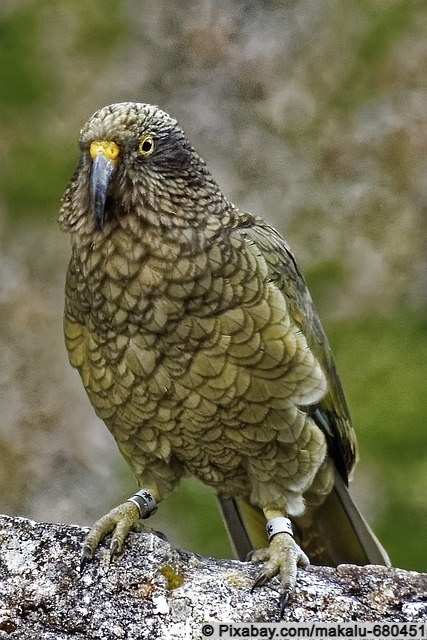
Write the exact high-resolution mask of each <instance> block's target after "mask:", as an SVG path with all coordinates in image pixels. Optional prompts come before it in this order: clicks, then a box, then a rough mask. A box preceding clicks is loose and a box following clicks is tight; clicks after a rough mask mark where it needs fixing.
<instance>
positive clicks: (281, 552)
mask: <svg viewBox="0 0 427 640" xmlns="http://www.w3.org/2000/svg"><path fill="white" fill-rule="evenodd" d="M263 511H264V515H265V517H266V519H267V527H266V529H267V536H268V539H269V541H270V544H269V546H268V547H267V548H266V549H257V550H256V551H254V552H253V553H252V555H251V560H252V561H253V562H263V563H264V564H263V565H262V567H261V569H260V571H259V573H258V575H257V577H256V579H255V582H254V584H253V587H252V588H255V587H258V586H261V585H263V584H265V582H267V580H269V579H270V578H272V577H273V576H275V575H276V574H279V577H280V583H281V595H280V612H281V614H282V615H283V612H284V609H285V608H286V606H287V604H288V601H289V598H290V597H291V595H292V593H293V591H294V588H295V584H296V579H297V567H298V566H303V567H305V566H307V565H308V564H310V561H309V559H308V558H307V556H306V555H305V553H304V551H303V550H302V549H301V548H300V547H299V546H298V545H297V543H296V542H295V540H294V538H293V532H292V524H291V521H290V520H289V518H285V517H284V516H283V514H282V513H281V512H280V511H278V510H277V509H264V510H263Z"/></svg>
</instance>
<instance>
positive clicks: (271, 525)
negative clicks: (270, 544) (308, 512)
mask: <svg viewBox="0 0 427 640" xmlns="http://www.w3.org/2000/svg"><path fill="white" fill-rule="evenodd" d="M266 531H267V538H268V540H269V541H270V540H271V538H272V537H273V536H275V535H276V533H289V535H290V536H293V535H294V532H293V531H292V522H291V521H290V520H289V518H285V516H278V517H277V518H271V520H268V522H267V525H266Z"/></svg>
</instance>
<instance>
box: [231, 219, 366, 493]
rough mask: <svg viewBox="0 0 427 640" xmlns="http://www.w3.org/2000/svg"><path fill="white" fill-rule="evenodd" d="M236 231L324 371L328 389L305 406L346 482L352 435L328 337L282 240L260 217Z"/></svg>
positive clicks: (353, 457) (353, 453)
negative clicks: (251, 249) (257, 255)
mask: <svg viewBox="0 0 427 640" xmlns="http://www.w3.org/2000/svg"><path fill="white" fill-rule="evenodd" d="M238 233H240V234H244V236H245V237H246V239H247V241H248V242H251V243H253V244H254V245H255V247H256V248H257V249H258V250H259V252H260V255H261V256H262V258H263V259H264V260H265V261H266V263H267V265H268V268H269V272H270V279H271V281H273V282H274V283H275V285H276V286H277V287H278V289H280V291H281V292H282V293H283V295H284V296H285V298H286V300H287V303H288V309H289V313H290V315H291V317H292V320H293V321H294V323H295V324H296V325H297V326H298V327H299V329H300V330H301V332H302V333H303V334H304V336H305V338H306V340H307V344H308V346H309V347H310V349H311V350H312V351H313V353H314V355H315V356H316V358H317V359H318V361H319V363H320V365H321V367H322V369H323V372H324V373H325V376H326V379H327V383H328V392H327V394H326V395H325V396H324V397H323V398H322V400H321V401H320V402H319V403H318V404H316V405H313V406H310V407H307V410H308V411H309V413H310V414H311V415H312V417H313V419H314V420H315V422H316V423H317V425H318V426H319V427H320V428H321V429H322V430H323V431H324V433H325V436H326V438H327V441H328V446H329V452H330V455H331V457H333V459H334V462H335V466H336V468H337V469H338V471H339V473H340V475H341V476H342V477H343V479H344V481H345V482H347V480H348V474H349V473H350V471H351V469H352V467H353V465H354V463H355V461H356V437H355V434H354V431H353V428H352V426H351V422H350V416H349V411H348V408H347V403H346V401H345V397H344V393H343V390H342V387H341V383H340V380H339V377H338V374H337V370H336V366H335V362H334V359H333V356H332V352H331V349H330V346H329V343H328V339H327V337H326V334H325V332H324V330H323V327H322V324H321V322H320V320H319V317H318V315H317V313H316V310H315V308H314V304H313V301H312V299H311V296H310V293H309V291H308V288H307V285H306V283H305V280H304V277H303V275H302V273H301V271H300V270H299V267H298V265H297V263H296V261H295V258H294V256H293V254H292V251H291V250H290V248H289V246H288V245H287V243H286V242H285V240H284V239H283V238H282V236H281V235H280V234H279V233H278V232H277V231H276V230H275V229H273V228H272V227H270V226H269V225H268V224H267V223H265V222H264V221H263V220H262V219H259V218H255V219H254V223H253V224H252V225H250V226H246V227H245V228H241V229H239V230H238Z"/></svg>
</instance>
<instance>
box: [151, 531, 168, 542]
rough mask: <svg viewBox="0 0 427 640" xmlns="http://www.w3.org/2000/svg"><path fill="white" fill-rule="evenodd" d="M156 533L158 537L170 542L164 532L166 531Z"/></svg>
mask: <svg viewBox="0 0 427 640" xmlns="http://www.w3.org/2000/svg"><path fill="white" fill-rule="evenodd" d="M154 533H155V534H156V536H157V537H158V538H161V539H162V540H164V541H165V542H168V539H167V537H166V536H165V534H164V533H162V532H161V531H155V532H154Z"/></svg>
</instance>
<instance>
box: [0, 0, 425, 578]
mask: <svg viewBox="0 0 427 640" xmlns="http://www.w3.org/2000/svg"><path fill="white" fill-rule="evenodd" d="M0 87H1V91H0V127H1V135H0V358H1V367H0V511H3V512H5V513H10V514H23V515H26V516H29V517H32V518H35V519H42V520H51V521H61V520H62V521H67V522H78V523H81V524H91V523H92V522H93V521H94V520H95V519H96V518H97V517H98V516H100V515H101V514H103V513H104V512H105V511H106V510H107V509H108V508H110V507H111V506H113V505H114V504H116V503H117V502H118V501H121V500H122V499H123V498H125V497H127V494H128V492H129V491H130V490H131V487H133V482H132V478H131V476H130V473H129V471H128V470H127V468H126V467H125V465H124V463H123V462H122V460H121V458H120V457H119V454H118V452H117V450H116V448H115V445H114V442H113V441H112V439H111V437H110V435H109V434H108V432H107V430H106V429H105V427H104V426H103V425H102V424H101V423H100V422H99V421H98V420H97V418H96V417H95V416H94V414H93V411H92V409H91V407H90V406H89V403H88V400H87V399H86V396H85V394H84V392H83V389H82V387H81V384H80V381H79V379H78V374H77V373H76V372H75V371H72V370H71V368H70V367H69V366H68V363H67V359H66V356H65V350H64V346H63V341H62V304H63V283H64V277H65V269H66V264H67V260H68V252H69V239H68V238H67V237H66V236H65V234H63V233H61V232H60V230H59V228H58V226H57V223H56V215H57V211H58V207H59V199H60V196H61V194H62V192H63V190H64V188H65V186H66V183H67V181H68V179H69V177H70V176H71V174H72V172H73V169H74V166H75V163H76V160H77V146H76V141H77V137H78V132H79V129H80V127H81V126H82V125H83V124H84V122H85V121H86V120H87V118H88V117H89V116H90V115H91V114H92V113H93V112H94V111H95V110H96V109H98V108H99V107H101V106H103V105H104V104H107V103H110V102H114V101H122V100H138V101H142V102H152V103H156V104H159V105H160V106H161V107H162V108H163V109H165V110H167V111H169V112H171V113H172V114H173V115H174V116H176V117H177V118H178V119H179V120H180V122H181V124H182V126H183V128H184V129H185V130H186V132H187V135H188V137H189V138H190V140H191V141H192V142H193V144H194V145H195V146H196V148H198V150H199V151H200V153H201V155H202V156H203V157H204V158H205V160H206V161H207V162H208V164H209V166H210V168H211V170H212V172H213V174H214V175H215V176H216V178H217V180H218V181H219V183H220V184H221V185H222V187H223V190H224V192H225V193H226V194H227V195H228V197H229V198H230V199H231V200H232V201H234V202H235V203H236V204H238V205H239V206H241V207H244V208H247V209H250V210H251V211H252V212H254V213H258V214H260V215H262V216H264V217H265V218H267V219H268V220H269V221H270V222H271V223H272V224H274V225H275V226H276V227H277V228H278V229H280V231H281V232H283V233H284V234H285V235H286V237H287V238H288V240H289V242H290V243H291V246H292V247H293V248H294V250H295V252H296V254H297V256H298V259H299V262H300V264H301V266H302V268H303V270H304V272H305V274H306V277H307V280H308V283H309V286H310V288H311V290H312V293H313V297H314V299H315V302H316V305H317V307H318V310H319V313H320V315H321V317H322V320H323V322H324V325H325V327H326V330H327V333H328V335H329V337H330V341H331V344H332V347H333V349H334V352H335V355H336V359H337V362H338V366H339V370H340V373H341V376H342V379H343V384H344V388H345V390H346V394H347V397H348V401H349V405H350V408H351V411H352V415H353V419H354V423H355V426H356V430H357V433H358V437H359V442H360V463H359V465H358V468H357V471H356V473H355V477H354V481H353V483H352V490H353V492H354V494H355V495H356V497H357V500H358V502H359V504H360V505H361V507H362V508H363V510H364V512H365V513H366V515H367V517H368V519H369V520H370V522H371V523H372V524H373V526H374V528H375V530H376V532H377V533H378V535H379V537H380V538H381V540H382V542H383V543H384V545H385V547H386V548H387V550H388V551H389V553H390V556H391V558H392V561H393V563H394V564H395V565H397V566H400V567H404V568H410V569H417V570H427V555H426V554H425V547H426V543H425V541H426V539H427V537H426V536H427V490H426V489H427V429H426V418H425V413H426V411H425V405H426V398H427V382H426V379H427V376H426V373H427V371H426V362H427V320H426V307H427V259H426V255H427V228H426V227H427V225H426V209H427V176H426V174H427V6H426V3H425V2H424V0H418V1H417V0H412V1H411V2H407V1H406V0H405V1H397V0H353V2H351V3H343V2H341V1H340V0H324V1H322V2H318V1H317V0H258V1H256V0H251V1H250V0H246V1H245V0H231V1H230V0H227V1H225V0H183V1H181V2H179V3H177V2H172V1H170V0H123V2H119V1H117V0H92V1H91V2H90V3H89V2H75V1H73V0H37V1H36V0H2V3H1V4H0ZM152 524H153V526H155V527H156V528H159V529H162V530H163V531H164V532H165V533H166V534H167V535H168V537H169V539H170V540H171V541H172V542H173V543H174V544H176V545H181V546H184V547H187V548H191V549H193V550H196V551H199V552H201V553H204V554H209V555H218V556H221V555H229V554H230V551H229V548H228V543H227V541H226V538H225V534H224V532H223V529H222V525H221V523H220V519H219V516H218V515H217V513H216V506H215V501H214V499H213V498H212V496H211V494H210V492H209V490H207V489H206V488H204V487H202V486H201V485H200V484H198V483H197V482H195V481H194V480H192V479H189V480H186V481H185V482H184V483H183V486H182V487H181V489H180V490H179V492H177V493H176V494H174V495H173V496H171V497H170V498H169V499H168V500H167V501H166V502H165V503H164V505H162V508H161V509H160V510H159V513H158V515H156V516H155V517H154V518H153V520H152Z"/></svg>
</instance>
